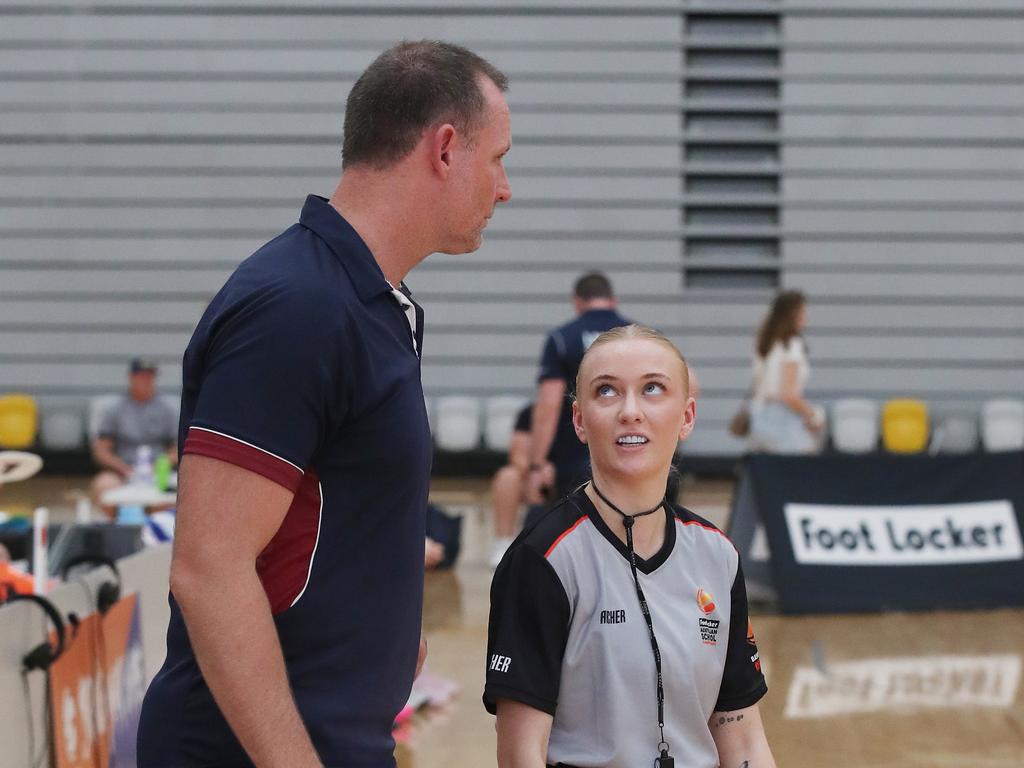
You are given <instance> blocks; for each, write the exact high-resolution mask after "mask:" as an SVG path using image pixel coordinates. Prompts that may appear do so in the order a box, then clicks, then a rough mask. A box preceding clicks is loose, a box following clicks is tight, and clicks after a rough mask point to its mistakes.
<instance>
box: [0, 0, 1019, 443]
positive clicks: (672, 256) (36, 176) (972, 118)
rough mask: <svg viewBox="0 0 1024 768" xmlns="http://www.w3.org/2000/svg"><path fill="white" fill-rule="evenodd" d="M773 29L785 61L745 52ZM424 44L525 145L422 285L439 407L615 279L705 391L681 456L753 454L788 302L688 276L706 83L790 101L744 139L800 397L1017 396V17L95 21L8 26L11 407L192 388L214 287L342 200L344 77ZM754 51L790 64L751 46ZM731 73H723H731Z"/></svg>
mask: <svg viewBox="0 0 1024 768" xmlns="http://www.w3.org/2000/svg"><path fill="white" fill-rule="evenodd" d="M723 9H724V10H723ZM711 12H713V13H711ZM723 13H724V14H725V15H726V16H727V17H729V18H727V19H725V23H722V20H721V19H720V18H718V17H719V16H720V15H721V14H723ZM765 16H767V17H772V18H775V17H777V18H778V24H777V29H778V34H777V39H775V40H774V41H765V40H760V39H750V38H749V36H745V31H746V30H747V29H749V26H748V23H749V22H751V21H754V22H757V21H763V20H764V17H765ZM695 22H704V23H703V24H702V23H695ZM755 26H756V25H755ZM420 37H439V38H444V39H449V40H453V41H456V42H460V43H463V44H466V45H469V46H470V47H472V48H474V49H475V50H477V51H478V52H480V53H481V54H483V55H484V56H487V57H488V58H490V59H491V60H492V61H494V63H495V64H497V65H498V66H499V67H501V68H502V69H504V70H505V71H506V72H507V73H508V74H509V76H510V78H511V81H512V88H511V91H510V93H509V102H510V104H511V106H512V110H513V142H514V149H513V151H512V153H511V154H510V156H509V159H508V167H509V172H510V176H511V178H512V184H513V195H514V199H513V202H512V203H511V204H510V205H509V206H507V207H506V208H505V209H503V210H500V211H499V212H498V214H497V215H496V216H495V218H494V220H493V223H492V226H491V228H490V229H489V230H488V233H487V236H486V244H485V245H484V247H483V248H482V249H481V250H480V251H479V252H478V253H476V254H473V255H470V256H460V257H447V256H440V255H438V256H433V257H431V258H430V259H428V260H427V261H426V262H425V263H424V264H423V265H421V267H419V268H418V269H417V270H416V271H415V272H413V274H412V275H411V277H410V280H409V283H410V285H411V287H412V288H413V290H414V291H415V292H416V294H417V297H418V298H420V299H421V300H422V301H423V302H424V304H425V305H426V308H427V312H428V323H429V326H428V333H429V337H428V340H427V345H426V350H427V352H426V357H425V366H424V382H425V385H426V389H427V392H428V394H431V395H440V394H446V393H452V394H454V393H469V394H477V395H480V396H487V395H492V394H506V393H509V394H518V393H527V392H529V391H530V389H531V388H532V382H533V376H534V368H535V365H536V359H537V356H538V355H539V351H540V345H541V340H542V336H543V333H544V331H545V330H546V329H547V328H549V327H550V326H552V325H554V324H556V323H558V322H561V321H563V320H565V319H566V318H567V317H568V316H569V314H570V311H571V310H570V305H569V302H568V293H569V289H570V287H571V284H572V281H573V279H574V278H575V276H576V275H577V274H578V273H580V272H581V271H584V270H586V269H591V268H602V269H605V270H606V271H607V272H608V273H609V274H610V275H611V277H612V278H613V280H614V282H615V284H616V287H617V289H618V292H619V294H620V296H621V298H622V301H623V309H624V311H625V312H626V313H627V314H629V315H630V316H632V317H635V318H636V319H638V320H643V321H646V322H649V323H651V324H654V325H657V326H660V327H662V328H663V329H665V330H667V331H668V332H669V333H670V334H671V335H672V336H673V337H674V338H676V339H677V340H678V341H679V342H680V344H681V346H682V347H683V349H684V351H685V352H686V353H687V354H688V356H689V357H690V358H691V359H692V361H693V362H694V364H695V366H696V368H697V370H698V372H699V375H700V377H701V382H702V385H703V387H704V397H703V399H702V401H701V404H700V408H699V419H700V420H701V426H700V428H699V429H698V430H697V433H696V436H695V438H694V439H693V442H692V450H693V451H694V452H702V453H723V452H725V453H730V452H735V451H737V450H738V449H739V446H738V444H736V443H735V442H734V441H732V440H731V439H730V438H728V437H727V436H726V435H725V432H724V424H725V422H726V421H727V419H728V417H729V416H730V415H731V412H732V411H733V409H734V408H735V405H736V403H737V402H738V401H739V398H740V397H741V396H742V394H743V392H744V390H745V388H746V387H747V384H748V356H749V349H750V345H751V336H752V333H753V330H754V328H755V326H756V324H757V322H758V320H759V318H760V315H761V313H762V311H763V309H764V306H765V304H766V302H767V300H768V298H769V297H770V295H771V291H770V290H769V289H767V288H765V287H761V288H756V287H754V288H751V287H745V286H744V285H743V284H742V276H741V278H740V282H739V283H737V284H735V285H733V284H731V283H730V284H727V285H726V286H725V287H700V285H701V283H700V282H699V281H698V280H697V279H691V277H690V276H691V273H690V272H687V273H686V274H687V276H688V278H687V279H690V280H691V284H689V285H686V284H684V279H683V274H684V270H685V269H686V268H687V262H688V261H689V263H690V266H691V267H694V268H695V269H696V268H698V267H702V265H704V266H706V262H704V261H700V260H699V259H698V258H697V256H696V252H695V251H693V250H691V249H690V246H689V245H688V243H687V241H686V236H687V232H688V228H687V226H684V221H686V216H687V189H686V180H687V179H688V178H689V177H688V176H687V173H688V172H689V171H690V170H692V168H688V167H687V161H686V160H685V158H684V156H685V151H684V145H685V142H686V140H687V131H690V133H691V134H692V131H693V129H694V128H695V127H696V128H697V129H698V130H703V131H705V135H706V131H707V130H708V127H709V126H713V125H714V122H713V121H712V122H710V123H709V122H705V123H704V124H703V125H700V126H693V125H690V126H686V127H684V117H683V115H684V113H685V110H687V109H689V108H690V107H693V106H694V104H696V103H698V102H699V98H700V89H699V88H695V89H694V91H693V92H691V93H687V92H686V90H685V87H684V86H685V83H687V82H689V81H688V80H687V77H688V76H690V75H693V74H694V71H695V68H699V67H701V66H704V67H709V68H710V69H711V70H712V73H711V74H713V75H714V76H715V77H717V78H718V79H719V80H720V81H730V80H731V81H733V82H735V83H736V84H737V85H738V86H740V91H742V85H743V83H746V82H748V81H750V79H751V77H753V80H754V81H755V82H757V81H758V78H762V79H763V78H769V79H771V78H774V81H775V82H777V83H778V85H779V87H778V88H777V93H776V94H775V95H774V98H769V99H768V103H767V104H765V105H762V106H764V107H765V109H766V110H767V111H768V112H771V113H773V114H774V115H775V117H774V118H773V119H774V120H775V122H774V123H764V122H763V121H762V122H761V123H758V121H756V120H755V121H754V122H753V123H752V124H751V125H752V128H751V129H752V130H756V129H757V128H758V127H760V129H761V130H760V132H759V133H758V134H757V135H756V136H754V137H750V136H746V137H745V136H744V135H743V134H742V133H741V134H740V135H738V136H733V137H732V138H731V139H730V140H731V141H733V142H734V143H735V144H736V146H737V148H738V149H739V150H742V149H743V148H744V146H745V145H744V141H746V140H747V139H751V138H752V139H753V140H756V141H757V142H768V144H771V145H774V147H775V149H776V152H777V161H776V163H775V166H774V167H772V168H768V169H767V170H768V172H770V174H774V175H775V177H776V179H777V181H776V182H773V183H772V184H769V185H767V187H765V186H763V185H755V186H754V188H753V189H754V190H755V192H756V195H755V198H756V199H755V202H756V203H757V204H758V205H761V204H767V205H768V206H769V207H770V208H771V209H772V210H776V211H777V212H778V215H777V221H776V222H775V223H774V224H771V225H768V226H765V225H764V224H763V222H762V223H760V224H758V223H757V221H758V220H757V216H760V215H762V214H761V213H757V211H763V210H764V209H762V208H758V209H756V211H755V213H754V214H752V217H753V218H752V219H751V221H752V223H751V227H752V230H751V231H752V236H756V237H765V238H768V239H769V240H770V239H772V238H774V239H775V240H777V241H778V253H777V254H776V256H775V259H774V261H773V262H771V265H770V266H769V267H768V268H767V273H762V277H761V278H759V279H763V274H770V275H773V278H772V279H777V280H778V282H779V284H781V285H787V286H796V287H802V288H804V289H806V290H807V291H808V292H809V293H810V295H811V298H812V302H813V307H812V329H811V333H810V344H811V349H812V356H813V362H814V366H815V369H814V374H813V379H812V387H813V393H812V394H813V395H815V396H817V397H819V398H823V399H831V398H835V397H839V396H842V395H847V394H860V393H864V392H867V393H870V394H873V395H876V396H878V397H882V396H886V395H889V394H917V395H922V396H926V397H927V398H928V399H929V400H930V401H933V402H935V403H937V404H939V405H940V406H949V405H956V404H961V403H964V402H967V401H969V402H976V401H979V400H980V399H982V398H984V397H986V396H989V395H996V394H1008V393H1020V392H1022V391H1024V334H1022V330H1024V306H1022V302H1021V295H1022V288H1024V258H1022V256H1024V212H1022V199H1024V195H1022V192H1024V144H1022V141H1021V136H1022V135H1024V131H1022V128H1024V111H1022V105H1024V16H1022V6H1021V3H1020V2H1019V1H1013V2H978V3H972V4H971V5H970V6H964V5H963V4H962V3H952V2H947V1H946V0H920V1H918V2H915V1H914V0H902V1H901V2H886V3H880V2H879V3H869V2H863V1H861V2H856V1H855V0H842V1H841V2H840V1H839V0H837V1H836V2H825V0H818V1H817V2H804V3H797V2H782V3H778V2H741V1H739V0H737V2H730V3H698V2H690V3H684V2H668V1H667V0H662V1H661V2H645V3H643V4H632V3H624V2H611V1H610V0H607V1H604V2H602V1H601V0H588V2H574V3H554V2H552V3H541V2H529V1H528V0H523V1H521V2H503V3H499V2H485V0H467V2H461V3H458V4H455V3H439V2H434V3H428V2H422V1H421V2H414V1H412V0H409V1H407V2H401V3H399V2H376V3H372V4H369V3H362V4H357V3H354V2H333V3H312V2H310V3H303V4H297V3H271V2H261V1H259V0H248V1H247V2H232V3H228V2H208V3H205V4H202V6H199V5H185V4H176V3H158V2H155V1H147V0H124V1H123V2H119V3H117V4H113V3H109V4H108V3H104V2H88V3H87V2H82V1H80V0H75V1H73V2H71V1H69V2H64V3H62V4H59V5H57V4H53V5H51V4H48V3H42V2H40V3H31V4H29V3H15V2H10V1H8V2H3V3H0V324H2V328H3V333H2V334H0V392H2V391H10V390H21V391H27V392H30V393H33V394H36V395H37V396H39V397H40V399H41V400H42V403H43V406H44V408H51V409H52V408H56V407H61V406H64V405H74V404H76V403H80V402H82V401H83V400H84V399H85V398H87V397H88V396H90V395H93V394H99V393H102V392H108V391H111V390H114V389H117V388H118V387H120V386H121V382H122V381H123V376H124V362H125V360H126V359H127V358H128V357H130V356H131V355H133V354H137V353H146V354H149V355H152V356H154V357H157V358H158V359H160V360H161V361H162V362H163V363H164V368H163V374H162V378H163V382H164V386H165V388H166V389H175V388H177V386H178V379H179V377H180V357H181V352H182V351H183V349H184V345H185V343H186V342H187V339H188V336H189V334H190V332H191V330H192V328H193V326H194V324H195V322H196V320H197V319H198V317H199V315H200V313H201V312H202V309H203V307H204V306H205V303H206V302H207V301H208V300H209V298H210V297H211V296H212V294H213V292H214V291H215V290H216V289H217V287H219V285H220V284H221V282H222V281H223V280H224V278H225V276H226V275H227V274H228V273H229V272H230V271H231V269H232V268H233V266H234V265H235V264H237V263H238V262H239V261H240V260H241V259H243V258H244V257H245V256H247V255H248V254H249V253H250V252H251V251H253V250H254V249H255V248H256V247H258V246H259V244H260V243H262V242H263V241H265V240H266V239H269V238H270V237H272V236H273V235H275V234H276V233H277V232H279V231H280V230H281V229H283V228H285V227H286V226H288V225H289V224H291V223H292V222H293V221H295V219H296V217H297V214H298V209H299V206H300V205H301V202H302V199H303V197H304V195H305V194H306V193H307V192H317V193H320V194H325V195H326V194H329V193H330V192H331V190H332V189H333V185H334V183H335V181H336V177H337V172H338V165H339V150H338V147H339V144H340V129H341V122H342V118H343V105H344V99H345V96H346V94H347V91H348V88H349V86H350V85H351V83H352V82H353V80H354V78H355V77H356V76H357V75H358V73H359V71H360V70H361V69H362V68H363V67H364V66H365V65H366V64H367V63H368V62H369V61H370V60H371V59H372V57H373V56H374V55H376V53H377V52H379V51H380V50H381V49H383V48H384V47H386V46H387V45H389V44H391V43H392V42H394V41H397V40H399V39H402V38H420ZM765 45H768V46H769V47H771V46H772V45H774V46H775V47H776V48H777V49H778V50H779V51H780V56H779V60H780V64H777V65H775V67H774V68H773V71H771V72H768V73H765V72H763V71H759V72H754V71H753V69H750V68H754V69H756V67H758V66H762V65H763V63H764V61H763V59H762V60H758V58H757V56H751V57H747V58H745V57H744V56H742V55H740V56H737V55H736V54H737V51H739V52H740V53H742V51H743V50H744V49H749V51H751V52H756V51H759V50H761V48H762V47H763V46H765ZM694 51H701V52H702V53H701V54H700V55H699V56H694V55H693V52H694ZM720 51H724V52H726V53H731V55H732V56H733V60H734V61H733V63H732V64H731V67H727V68H726V69H725V70H724V71H723V69H722V67H721V66H719V67H718V68H717V71H714V70H715V69H716V68H715V66H714V64H715V56H716V55H717V54H718V52H720ZM745 66H746V67H748V69H747V70H744V67H745ZM752 72H753V74H752ZM697 74H701V73H700V72H697ZM737 98H740V99H742V93H740V94H739V95H738V97H737ZM731 108H732V107H730V105H728V104H726V105H724V106H723V109H724V110H725V111H726V112H728V111H729V109H731ZM766 131H767V134H766V133H765V132H766ZM758 146H765V145H758ZM737 159H738V160H740V161H742V160H743V157H742V152H740V153H739V154H738V155H737ZM750 162H753V163H755V164H756V163H757V160H756V157H755V158H754V159H752V160H750ZM691 166H692V163H691ZM733 171H734V176H735V175H736V174H739V176H741V177H743V176H744V174H746V173H747V172H748V171H750V172H753V175H754V176H756V175H757V172H760V173H762V174H764V173H765V172H766V168H765V166H764V165H763V163H762V164H761V165H760V168H759V169H758V168H754V169H750V168H748V169H746V170H744V168H743V166H742V163H741V164H740V165H739V166H735V167H734V168H733ZM762 178H763V177H762ZM710 184H711V187H702V188H701V189H704V190H706V189H708V188H711V189H716V187H715V182H714V181H713V180H712V182H710ZM722 189H723V190H724V193H725V194H728V193H729V191H730V187H729V185H728V184H726V185H725V186H724V187H723V188H722ZM765 190H767V191H765ZM690 194H691V199H690V203H691V204H693V203H695V202H696V200H697V198H695V197H693V194H694V187H693V186H691V188H690ZM747 196H748V197H749V196H750V195H749V194H748V195H747ZM721 198H722V190H719V194H718V200H719V203H721ZM747 202H749V200H748V201H747ZM715 215H717V214H715ZM715 220H717V219H715V218H714V216H712V221H715ZM740 226H742V222H741V224H740ZM689 229H693V227H690V228H689ZM744 258H746V257H744ZM737 263H738V264H742V259H741V260H740V262H737ZM694 274H696V273H694Z"/></svg>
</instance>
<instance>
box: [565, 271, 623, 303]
mask: <svg viewBox="0 0 1024 768" xmlns="http://www.w3.org/2000/svg"><path fill="white" fill-rule="evenodd" d="M572 292H573V295H574V296H575V297H576V298H577V299H582V300H583V301H590V300H591V299H614V298H615V293H614V292H613V291H612V282H611V280H609V279H608V278H607V277H605V276H604V274H602V273H601V272H588V273H587V274H585V275H583V277H581V278H580V279H579V280H577V281H576V285H575V286H574V287H573V291H572Z"/></svg>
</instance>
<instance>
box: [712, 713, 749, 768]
mask: <svg viewBox="0 0 1024 768" xmlns="http://www.w3.org/2000/svg"><path fill="white" fill-rule="evenodd" d="M742 719H743V715H719V716H718V718H717V719H716V720H715V728H721V727H722V726H723V725H728V724H729V723H738V722H739V721H740V720H742ZM747 762H749V761H747ZM739 768H749V767H748V766H743V765H741V766H740V767H739Z"/></svg>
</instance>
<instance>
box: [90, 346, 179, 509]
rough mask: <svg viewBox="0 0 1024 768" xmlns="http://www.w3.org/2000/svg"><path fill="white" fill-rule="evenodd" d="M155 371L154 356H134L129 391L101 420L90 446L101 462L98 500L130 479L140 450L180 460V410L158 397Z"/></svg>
mask: <svg viewBox="0 0 1024 768" xmlns="http://www.w3.org/2000/svg"><path fill="white" fill-rule="evenodd" d="M156 374H157V366H156V363H155V362H153V361H152V360H145V359H142V358H135V359H134V360H132V362H131V367H130V372H129V374H128V392H127V393H126V394H125V396H124V397H122V398H121V399H120V400H118V401H117V402H116V403H115V404H114V405H113V406H112V407H111V408H110V409H109V410H108V411H107V412H106V413H104V414H103V417H102V419H101V420H100V425H99V429H98V431H97V434H96V437H95V439H94V440H93V441H92V446H91V447H92V457H93V459H94V460H95V461H96V463H97V464H98V465H99V466H100V473H99V474H98V475H96V478H95V479H94V480H93V484H92V492H93V498H94V499H95V500H96V502H97V503H98V502H99V499H100V497H101V496H102V495H103V493H104V492H105V491H108V490H110V489H111V488H116V487H118V486H120V485H124V484H125V483H127V482H128V481H129V480H130V479H131V475H132V470H133V469H134V465H135V463H136V461H137V460H138V458H139V452H140V450H141V451H144V452H145V451H148V453H149V457H150V460H151V461H152V460H153V459H156V457H157V456H159V455H160V454H161V453H166V454H167V456H168V458H169V459H170V460H171V465H172V466H175V465H177V463H178V448H177V442H178V414H177V413H176V412H175V409H174V407H173V406H172V405H170V404H169V403H168V402H167V401H165V400H164V399H162V398H160V397H157V392H156ZM101 508H102V509H103V511H104V512H105V513H106V514H107V516H108V517H111V518H112V517H114V515H115V514H116V510H115V509H111V508H108V507H102V506H101Z"/></svg>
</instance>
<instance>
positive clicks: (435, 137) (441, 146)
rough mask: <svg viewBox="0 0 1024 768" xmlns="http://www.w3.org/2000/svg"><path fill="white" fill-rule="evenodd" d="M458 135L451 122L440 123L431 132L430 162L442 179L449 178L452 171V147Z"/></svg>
mask: <svg viewBox="0 0 1024 768" xmlns="http://www.w3.org/2000/svg"><path fill="white" fill-rule="evenodd" d="M457 135H458V133H457V131H456V130H455V126H453V125H452V124H451V123H445V124H444V125H439V126H438V127H437V128H435V129H434V131H433V132H432V133H431V134H430V164H431V166H432V167H433V168H434V171H435V172H436V173H437V174H438V175H439V176H440V177H441V178H442V179H447V178H448V174H449V173H451V170H452V149H453V147H454V144H455V140H456V137H457Z"/></svg>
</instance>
